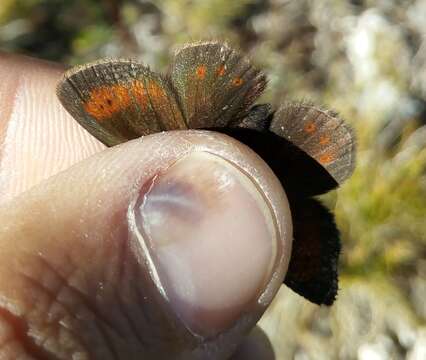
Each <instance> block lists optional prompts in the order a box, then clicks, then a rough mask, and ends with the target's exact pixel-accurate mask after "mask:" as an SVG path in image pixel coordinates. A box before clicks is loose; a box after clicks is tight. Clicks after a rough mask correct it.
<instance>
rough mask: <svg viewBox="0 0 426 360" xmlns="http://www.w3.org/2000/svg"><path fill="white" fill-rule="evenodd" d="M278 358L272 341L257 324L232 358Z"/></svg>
mask: <svg viewBox="0 0 426 360" xmlns="http://www.w3.org/2000/svg"><path fill="white" fill-rule="evenodd" d="M243 359H244V360H255V359H262V360H276V357H275V352H274V349H273V347H272V343H271V342H270V340H269V339H268V336H267V335H266V334H265V332H264V331H263V330H262V329H261V328H260V327H259V326H256V327H255V328H254V329H253V330H252V331H251V332H250V334H249V335H248V336H247V338H246V339H245V340H244V342H243V343H242V344H241V345H240V347H239V348H238V350H237V352H236V353H235V354H234V355H233V356H232V357H231V360H243Z"/></svg>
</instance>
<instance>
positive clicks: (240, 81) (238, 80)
mask: <svg viewBox="0 0 426 360" xmlns="http://www.w3.org/2000/svg"><path fill="white" fill-rule="evenodd" d="M243 82H244V80H243V79H241V78H240V77H236V78H235V79H233V80H232V85H234V86H241V85H242V84H243Z"/></svg>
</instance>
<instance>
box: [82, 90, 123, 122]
mask: <svg viewBox="0 0 426 360" xmlns="http://www.w3.org/2000/svg"><path fill="white" fill-rule="evenodd" d="M130 103H131V97H130V94H129V89H128V88H127V87H126V86H124V85H119V84H116V85H111V86H103V87H100V88H97V89H93V90H92V91H91V92H90V95H89V99H88V100H87V102H86V103H85V104H84V109H85V110H86V111H87V113H88V114H90V115H91V116H93V117H94V118H95V119H96V120H98V121H103V120H106V119H109V118H111V117H112V116H114V114H116V113H117V112H119V111H122V110H124V109H125V108H127V107H128V106H129V105H130Z"/></svg>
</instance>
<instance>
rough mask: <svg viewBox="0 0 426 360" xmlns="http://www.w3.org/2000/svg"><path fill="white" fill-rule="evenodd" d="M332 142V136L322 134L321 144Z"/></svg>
mask: <svg viewBox="0 0 426 360" xmlns="http://www.w3.org/2000/svg"><path fill="white" fill-rule="evenodd" d="M329 142H330V138H329V137H328V136H321V137H320V140H319V143H320V145H327V144H328V143H329Z"/></svg>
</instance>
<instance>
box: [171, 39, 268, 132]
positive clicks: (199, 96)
mask: <svg viewBox="0 0 426 360" xmlns="http://www.w3.org/2000/svg"><path fill="white" fill-rule="evenodd" d="M170 76H171V79H172V83H173V86H174V88H175V89H176V91H177V93H178V94H179V99H180V103H181V106H182V110H183V114H184V116H185V119H186V121H187V124H188V127H189V128H212V127H223V126H227V125H230V124H232V122H233V121H234V122H235V121H238V119H240V118H242V117H244V116H245V115H247V113H248V112H249V109H250V107H251V105H252V104H253V102H254V101H255V100H256V99H257V98H258V96H259V95H260V94H261V93H262V91H263V90H264V88H265V86H266V78H265V76H264V75H263V74H262V73H261V72H260V71H259V70H257V69H255V68H254V67H253V66H252V65H251V64H250V62H249V60H248V59H247V58H246V57H243V56H242V55H240V54H239V53H237V52H236V51H234V50H233V49H231V48H230V47H228V46H227V45H226V44H223V43H219V42H201V43H195V44H189V45H186V46H185V47H183V48H182V49H181V50H179V51H178V52H177V53H176V54H175V58H174V61H173V63H172V65H171V67H170Z"/></svg>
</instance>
